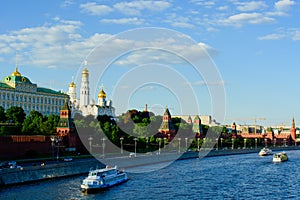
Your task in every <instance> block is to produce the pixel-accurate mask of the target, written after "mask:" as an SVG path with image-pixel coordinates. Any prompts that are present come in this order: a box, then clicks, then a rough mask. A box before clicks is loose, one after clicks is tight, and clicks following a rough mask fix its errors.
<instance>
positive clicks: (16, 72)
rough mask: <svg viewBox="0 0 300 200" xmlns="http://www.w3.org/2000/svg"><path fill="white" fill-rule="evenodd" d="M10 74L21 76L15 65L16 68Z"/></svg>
mask: <svg viewBox="0 0 300 200" xmlns="http://www.w3.org/2000/svg"><path fill="white" fill-rule="evenodd" d="M11 75H12V76H21V73H20V72H18V67H16V70H15V71H14V72H13V73H12V74H11Z"/></svg>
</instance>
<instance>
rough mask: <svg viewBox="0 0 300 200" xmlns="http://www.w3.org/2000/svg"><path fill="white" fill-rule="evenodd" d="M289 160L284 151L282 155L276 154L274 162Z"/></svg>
mask: <svg viewBox="0 0 300 200" xmlns="http://www.w3.org/2000/svg"><path fill="white" fill-rule="evenodd" d="M287 160H288V156H287V154H286V153H285V152H284V151H283V152H280V153H275V154H274V156H273V162H284V161H287Z"/></svg>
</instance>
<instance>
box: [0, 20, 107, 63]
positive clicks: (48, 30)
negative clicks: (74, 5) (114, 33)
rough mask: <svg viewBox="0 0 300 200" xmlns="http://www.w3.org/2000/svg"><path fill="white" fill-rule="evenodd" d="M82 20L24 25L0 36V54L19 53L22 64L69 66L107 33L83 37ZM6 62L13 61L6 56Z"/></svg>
mask: <svg viewBox="0 0 300 200" xmlns="http://www.w3.org/2000/svg"><path fill="white" fill-rule="evenodd" d="M81 25H82V24H81V22H78V21H66V20H60V21H58V23H57V24H55V25H47V26H46V25H45V26H40V27H33V28H24V29H20V30H16V31H12V32H9V33H7V34H2V35H0V47H1V48H0V53H1V54H2V55H1V56H2V57H6V56H10V57H12V59H14V56H13V55H14V54H15V52H18V53H19V61H20V64H22V65H30V66H36V67H42V68H43V67H44V68H49V67H50V68H55V67H61V68H68V67H74V66H76V65H78V63H81V62H82V60H83V59H84V57H85V56H87V55H88V53H89V52H90V51H91V50H92V49H93V48H95V45H97V44H99V43H100V42H101V41H104V40H105V39H107V38H108V37H110V35H106V34H95V35H93V36H92V37H90V38H87V39H84V38H83V37H82V35H81V34H80V33H79V30H80V27H81ZM6 62H12V63H13V61H9V60H8V59H6Z"/></svg>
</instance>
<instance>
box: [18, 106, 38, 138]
mask: <svg viewBox="0 0 300 200" xmlns="http://www.w3.org/2000/svg"><path fill="white" fill-rule="evenodd" d="M42 124H43V115H42V114H41V113H40V112H38V111H35V110H32V111H31V112H30V114H29V115H28V116H27V117H26V119H25V120H24V122H23V126H22V133H23V134H34V135H38V134H41V125H42Z"/></svg>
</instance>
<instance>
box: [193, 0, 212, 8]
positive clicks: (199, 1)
mask: <svg viewBox="0 0 300 200" xmlns="http://www.w3.org/2000/svg"><path fill="white" fill-rule="evenodd" d="M190 2H191V3H194V4H196V5H198V6H203V7H205V8H211V7H213V6H214V5H215V2H214V1H212V0H211V1H207V0H191V1H190Z"/></svg>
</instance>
